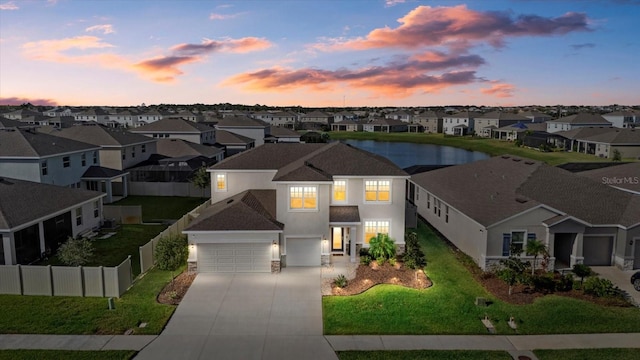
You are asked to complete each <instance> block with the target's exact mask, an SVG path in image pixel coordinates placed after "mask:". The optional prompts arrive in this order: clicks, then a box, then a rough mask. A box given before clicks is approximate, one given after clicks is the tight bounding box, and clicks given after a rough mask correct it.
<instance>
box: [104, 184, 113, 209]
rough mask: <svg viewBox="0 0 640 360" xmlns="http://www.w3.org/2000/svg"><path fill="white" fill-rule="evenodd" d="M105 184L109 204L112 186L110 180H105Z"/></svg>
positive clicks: (111, 197)
mask: <svg viewBox="0 0 640 360" xmlns="http://www.w3.org/2000/svg"><path fill="white" fill-rule="evenodd" d="M105 184H106V188H107V201H106V203H107V204H111V203H112V202H113V188H112V184H111V180H106V181H105Z"/></svg>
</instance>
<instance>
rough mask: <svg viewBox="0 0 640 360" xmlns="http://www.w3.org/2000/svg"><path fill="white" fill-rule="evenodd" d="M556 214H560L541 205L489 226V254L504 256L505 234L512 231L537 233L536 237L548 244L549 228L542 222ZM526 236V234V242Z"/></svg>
mask: <svg viewBox="0 0 640 360" xmlns="http://www.w3.org/2000/svg"><path fill="white" fill-rule="evenodd" d="M556 215H558V214H557V213H555V212H553V211H551V210H548V209H545V208H541V207H539V208H536V209H533V210H530V211H527V212H524V213H521V214H518V215H517V216H515V217H513V218H511V219H509V220H506V221H504V222H501V223H499V224H497V225H495V226H491V227H489V228H488V229H487V230H488V232H489V244H488V246H487V256H502V241H503V234H505V233H511V232H512V231H526V232H527V234H536V239H537V240H540V241H542V242H543V243H545V244H546V245H547V246H548V245H549V244H548V239H547V238H546V237H547V235H546V234H547V228H546V227H545V226H544V225H543V224H542V222H543V221H545V220H547V219H549V218H552V217H554V216H556ZM526 238H527V237H526V236H525V242H526Z"/></svg>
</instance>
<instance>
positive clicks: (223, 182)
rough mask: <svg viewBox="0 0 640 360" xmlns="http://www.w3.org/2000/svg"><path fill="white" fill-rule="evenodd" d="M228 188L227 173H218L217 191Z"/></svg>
mask: <svg viewBox="0 0 640 360" xmlns="http://www.w3.org/2000/svg"><path fill="white" fill-rule="evenodd" d="M226 190H227V174H216V191H226Z"/></svg>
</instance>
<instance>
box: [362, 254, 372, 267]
mask: <svg viewBox="0 0 640 360" xmlns="http://www.w3.org/2000/svg"><path fill="white" fill-rule="evenodd" d="M360 264H362V265H367V266H369V264H371V256H369V255H364V256H360Z"/></svg>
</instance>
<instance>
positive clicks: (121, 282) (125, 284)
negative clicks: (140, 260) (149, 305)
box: [116, 256, 133, 297]
mask: <svg viewBox="0 0 640 360" xmlns="http://www.w3.org/2000/svg"><path fill="white" fill-rule="evenodd" d="M116 271H117V273H118V297H120V296H122V294H124V293H125V292H126V291H127V289H129V287H130V286H131V283H132V282H133V276H132V270H131V256H129V257H128V258H127V260H125V261H123V262H122V264H120V265H118V266H117V267H116Z"/></svg>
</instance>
